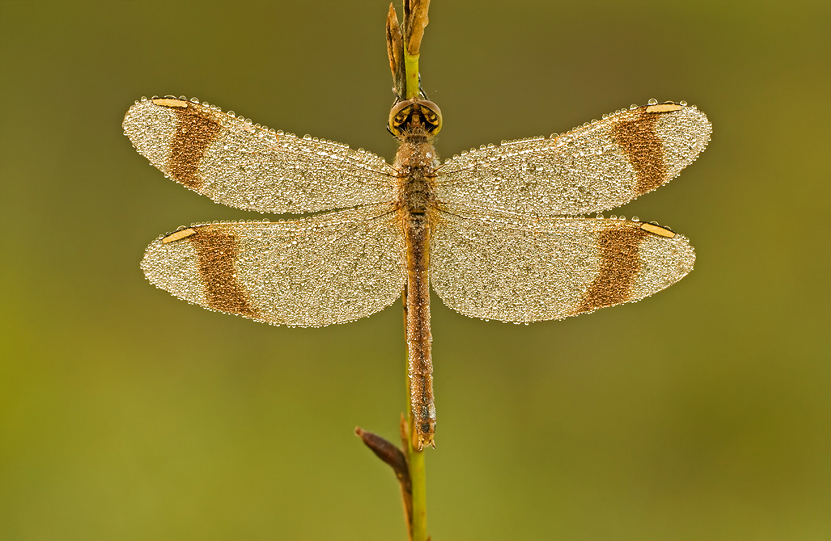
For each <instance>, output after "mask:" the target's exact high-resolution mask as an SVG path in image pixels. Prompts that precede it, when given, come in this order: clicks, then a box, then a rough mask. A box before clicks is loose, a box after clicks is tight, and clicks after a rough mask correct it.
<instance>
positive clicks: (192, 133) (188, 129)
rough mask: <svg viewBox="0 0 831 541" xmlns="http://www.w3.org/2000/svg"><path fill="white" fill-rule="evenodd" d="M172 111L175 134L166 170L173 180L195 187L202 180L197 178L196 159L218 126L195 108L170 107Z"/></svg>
mask: <svg viewBox="0 0 831 541" xmlns="http://www.w3.org/2000/svg"><path fill="white" fill-rule="evenodd" d="M171 109H172V110H173V111H175V112H176V119H177V122H176V133H175V134H174V135H173V141H171V142H170V157H169V158H168V162H167V169H168V173H169V174H170V176H171V177H173V179H174V180H176V181H177V182H181V183H182V184H184V185H185V186H187V187H188V188H192V189H198V188H199V187H200V185H201V183H202V181H201V180H200V179H199V178H197V176H196V173H197V171H198V170H199V161H200V160H201V159H202V156H203V155H204V154H205V149H206V148H207V147H208V145H210V144H211V142H212V141H213V140H214V139H215V138H216V136H217V134H218V133H219V130H220V129H221V126H220V125H219V123H217V122H216V121H215V120H214V119H213V118H211V117H209V116H207V115H205V114H203V113H201V112H200V111H199V110H198V109H197V108H196V107H194V106H193V105H190V104H188V106H187V107H171Z"/></svg>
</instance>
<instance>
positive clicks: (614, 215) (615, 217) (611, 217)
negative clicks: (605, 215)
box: [609, 214, 617, 220]
mask: <svg viewBox="0 0 831 541" xmlns="http://www.w3.org/2000/svg"><path fill="white" fill-rule="evenodd" d="M609 219H610V220H617V214H612V215H611V216H609Z"/></svg>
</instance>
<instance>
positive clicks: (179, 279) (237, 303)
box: [141, 205, 405, 327]
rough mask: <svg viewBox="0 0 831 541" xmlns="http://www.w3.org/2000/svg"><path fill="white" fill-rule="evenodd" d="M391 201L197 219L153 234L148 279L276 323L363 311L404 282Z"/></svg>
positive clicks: (312, 321)
mask: <svg viewBox="0 0 831 541" xmlns="http://www.w3.org/2000/svg"><path fill="white" fill-rule="evenodd" d="M396 224H398V221H397V217H396V214H395V211H394V209H393V207H392V206H390V205H371V206H366V207H360V208H357V209H350V210H346V211H340V212H334V213H330V214H325V215H320V216H314V217H311V218H305V219H300V220H294V221H285V222H229V223H219V224H204V225H197V226H193V227H191V228H188V229H185V230H182V231H178V232H176V233H174V234H171V235H168V236H166V237H160V238H158V239H156V240H155V241H154V242H153V243H152V244H150V246H149V247H148V248H147V251H146V252H145V254H144V259H143V260H142V263H141V266H142V269H143V270H144V273H145V275H146V276H147V279H148V280H149V281H150V282H151V283H153V284H154V285H155V286H157V287H159V288H161V289H164V290H166V291H168V292H170V293H172V294H173V295H175V296H176V297H179V298H181V299H184V300H186V301H188V302H191V303H194V304H198V305H201V306H203V307H205V308H208V309H212V310H218V311H221V312H226V313H231V314H237V315H241V316H243V317H247V318H251V319H254V320H257V321H262V322H266V323H270V324H273V325H293V326H301V327H318V326H323V325H329V324H332V323H345V322H348V321H353V320H355V319H359V318H361V317H364V316H368V315H370V314H373V313H375V312H378V311H379V310H382V309H383V308H385V307H386V306H389V305H390V304H392V302H394V301H395V299H397V298H398V296H399V295H400V294H401V291H402V290H403V288H404V279H405V271H404V243H403V235H402V232H401V227H400V225H396Z"/></svg>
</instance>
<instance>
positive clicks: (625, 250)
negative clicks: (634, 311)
mask: <svg viewBox="0 0 831 541" xmlns="http://www.w3.org/2000/svg"><path fill="white" fill-rule="evenodd" d="M648 234H649V233H647V232H646V231H643V230H641V229H628V228H627V229H612V230H609V231H603V232H602V233H600V236H599V238H598V240H597V243H598V248H599V249H600V258H601V263H600V274H598V275H597V278H595V279H594V282H592V285H591V286H590V287H589V289H588V291H586V293H585V294H584V295H583V302H582V303H580V306H578V307H577V308H576V309H575V311H574V313H575V314H580V313H583V312H590V311H592V310H596V309H598V308H603V307H606V306H614V305H616V304H620V303H622V302H626V301H628V300H629V299H630V298H631V293H630V291H631V289H632V284H634V282H635V278H636V277H637V275H638V271H639V270H640V268H641V260H640V256H639V255H638V252H639V248H640V244H641V241H642V240H643V239H644V237H646V236H647V235H648Z"/></svg>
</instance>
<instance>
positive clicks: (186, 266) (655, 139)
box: [123, 94, 712, 449]
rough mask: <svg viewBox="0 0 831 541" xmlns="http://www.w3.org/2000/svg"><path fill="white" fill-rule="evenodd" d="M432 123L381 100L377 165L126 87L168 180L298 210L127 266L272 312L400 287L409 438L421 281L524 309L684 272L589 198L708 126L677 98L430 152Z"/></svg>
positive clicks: (493, 309) (212, 233)
mask: <svg viewBox="0 0 831 541" xmlns="http://www.w3.org/2000/svg"><path fill="white" fill-rule="evenodd" d="M442 121H443V120H442V115H441V110H440V109H439V107H438V105H436V104H435V103H433V102H431V101H429V100H428V99H427V98H426V96H424V95H423V94H419V96H417V97H415V98H411V99H406V100H398V101H397V102H396V103H395V104H394V105H393V107H392V109H391V111H390V116H389V122H388V130H389V131H390V132H391V133H392V134H393V135H394V136H395V137H396V138H397V139H398V143H399V148H398V152H397V154H396V157H395V161H394V162H393V163H392V164H389V163H387V162H386V161H385V160H384V159H383V158H381V157H379V156H377V155H375V154H373V153H371V152H367V151H364V150H362V149H358V150H354V149H351V148H349V147H348V146H347V145H344V144H341V143H336V142H332V141H327V140H324V139H319V138H315V137H311V136H308V135H306V136H302V137H299V136H295V135H294V134H291V133H284V132H282V131H275V130H272V129H269V128H266V127H264V126H261V125H259V124H255V123H253V122H252V121H251V120H250V119H248V118H244V117H242V116H237V115H235V114H234V113H233V112H231V111H229V112H223V111H222V110H221V109H220V108H219V107H216V106H214V105H211V104H209V103H207V102H201V103H200V102H199V100H197V99H195V98H193V99H185V98H184V97H178V98H177V97H172V96H168V97H162V98H158V97H153V98H150V99H147V98H142V99H141V100H139V101H136V102H135V104H134V105H133V106H131V107H130V109H129V111H128V112H127V114H126V116H125V118H124V122H123V128H124V133H125V134H126V135H127V137H129V139H130V141H131V142H132V144H133V146H134V147H135V148H136V150H137V151H138V152H139V153H140V154H142V155H143V156H145V157H146V158H147V159H148V160H149V161H150V163H151V164H152V165H154V166H155V167H157V168H158V169H159V170H161V171H162V173H164V174H165V176H167V177H168V178H170V179H172V180H174V181H176V182H178V183H179V184H182V185H183V186H185V187H186V188H189V189H190V190H193V191H195V192H197V193H199V194H202V195H205V196H207V197H209V198H211V199H212V200H213V201H215V202H217V203H221V204H223V205H228V206H230V207H235V208H238V209H243V210H248V211H257V212H260V213H273V214H287V213H289V214H300V215H302V214H309V216H305V217H300V218H298V219H292V220H281V221H269V220H266V221H262V220H247V221H230V222H213V223H200V224H194V225H191V226H190V227H183V228H180V229H178V230H176V231H174V232H172V233H168V234H165V235H161V236H159V237H158V238H157V239H156V240H154V241H153V242H152V243H151V244H150V245H149V246H148V248H147V250H146V252H145V254H144V258H143V260H142V262H141V267H142V269H143V271H144V274H145V276H146V277H147V279H148V280H149V281H150V282H151V283H152V284H154V285H155V286H157V287H159V288H161V289H163V290H165V291H168V292H170V293H172V294H173V295H174V296H176V297H179V298H180V299H184V300H186V301H188V302H190V303H193V304H197V305H199V306H202V307H204V308H207V309H210V310H215V311H219V312H224V313H228V314H235V315H238V316H242V317H245V318H249V319H252V320H255V321H260V322H264V323H269V324H272V325H287V326H290V327H320V326H325V325H331V324H335V323H346V322H350V321H354V320H357V319H359V318H362V317H365V316H369V315H371V314H373V313H375V312H378V311H380V310H382V309H384V308H385V307H387V306H389V305H391V304H392V303H393V302H395V301H396V300H397V299H398V298H399V297H400V296H402V293H403V298H404V308H405V312H406V338H407V347H408V354H409V366H408V376H409V378H410V399H411V404H412V414H413V419H414V428H415V432H416V437H417V441H418V448H419V449H420V448H422V447H423V446H425V445H433V446H435V445H434V434H435V429H436V408H435V404H434V398H433V375H432V374H433V363H432V353H431V344H432V335H431V329H430V287H431V286H432V289H433V291H435V292H436V294H437V295H438V297H439V298H440V299H441V300H442V301H443V302H444V303H445V304H446V305H447V306H449V307H450V308H452V309H454V310H456V311H457V312H459V313H461V314H463V315H465V316H470V317H475V318H480V319H485V320H498V321H503V322H513V323H530V322H535V321H544V320H560V319H564V318H566V317H570V316H575V315H578V314H584V313H588V312H593V311H595V310H597V309H599V308H604V307H608V306H614V305H618V304H621V303H626V302H633V301H637V300H640V299H643V298H645V297H648V296H649V295H652V294H653V293H655V292H657V291H660V290H662V289H664V288H666V287H668V286H670V285H671V284H674V283H675V282H677V281H678V280H680V279H681V278H683V277H684V276H685V275H686V274H687V273H689V272H690V271H691V270H692V268H693V263H694V261H695V253H694V250H693V248H692V246H691V245H690V243H689V241H688V239H687V238H686V237H684V236H683V235H680V234H677V233H675V232H674V231H672V230H671V229H669V228H667V227H663V226H660V225H657V224H656V223H654V222H644V221H640V220H638V219H636V218H633V219H624V218H622V217H621V218H617V217H614V216H613V217H609V218H603V217H602V215H601V214H599V213H602V212H603V211H606V210H609V209H612V208H614V207H617V206H620V205H623V204H625V203H627V202H629V201H631V200H633V199H635V198H636V197H638V196H640V195H643V194H645V193H648V192H651V191H653V190H655V189H656V188H658V187H660V186H663V185H664V184H666V183H667V182H669V181H670V180H671V179H673V178H675V177H676V176H678V174H679V173H680V172H681V170H682V169H683V168H685V167H686V166H687V165H689V164H690V163H692V162H693V161H694V160H695V159H696V158H697V157H698V155H699V154H700V153H701V152H702V151H703V150H704V148H705V147H706V145H707V143H708V142H709V140H710V134H711V131H712V127H711V124H710V122H709V121H708V120H707V117H706V115H705V114H704V113H702V112H701V111H699V110H698V109H697V108H696V107H695V106H688V105H687V104H686V103H685V102H679V103H674V102H664V103H658V102H657V101H656V100H654V99H653V100H649V102H648V103H647V104H646V105H643V106H635V105H632V106H631V107H627V108H623V109H620V110H618V111H615V112H614V113H611V114H609V115H604V116H603V117H602V119H601V120H595V121H592V122H590V123H586V124H583V125H582V126H580V127H578V128H575V129H573V130H571V131H569V132H566V133H563V134H553V135H551V136H550V137H532V138H528V139H520V140H515V141H507V142H502V143H501V144H498V145H494V144H488V145H482V146H481V147H479V148H478V149H472V150H470V151H469V152H462V153H461V155H459V156H453V157H452V158H450V159H447V160H445V161H443V162H442V161H440V160H439V158H438V155H437V154H436V149H435V147H434V145H433V142H434V138H435V136H436V134H437V133H438V132H439V130H440V129H441V127H442ZM595 213H598V215H597V216H591V214H595Z"/></svg>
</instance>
